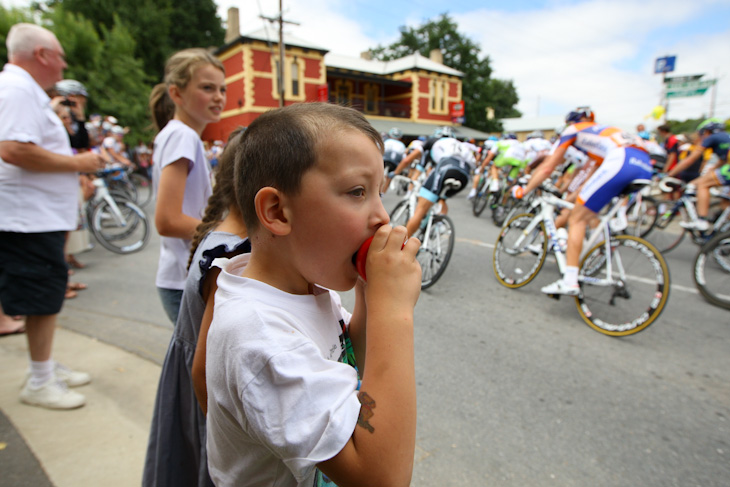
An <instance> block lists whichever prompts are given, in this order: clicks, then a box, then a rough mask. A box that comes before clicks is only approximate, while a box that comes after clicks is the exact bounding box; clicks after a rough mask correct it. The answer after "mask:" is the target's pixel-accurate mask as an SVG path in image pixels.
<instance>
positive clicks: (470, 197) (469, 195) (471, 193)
mask: <svg viewBox="0 0 730 487" xmlns="http://www.w3.org/2000/svg"><path fill="white" fill-rule="evenodd" d="M476 195H477V190H476V189H474V188H471V190H470V191H469V194H468V195H466V199H467V200H471V199H474V197H475V196H476Z"/></svg>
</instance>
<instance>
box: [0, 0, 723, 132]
mask: <svg viewBox="0 0 730 487" xmlns="http://www.w3.org/2000/svg"><path fill="white" fill-rule="evenodd" d="M281 1H282V2H283V9H284V19H285V20H290V21H293V22H296V23H297V25H287V26H286V31H287V32H289V33H291V34H292V35H294V36H296V37H299V38H301V39H305V40H307V41H310V42H312V43H314V44H317V45H320V46H322V47H324V48H326V49H329V50H330V52H333V53H337V54H344V55H349V56H359V55H360V53H361V52H363V51H365V50H367V49H368V48H373V47H377V46H378V45H383V46H386V45H389V44H391V43H393V42H395V41H397V40H398V38H399V37H400V35H399V30H398V29H399V27H401V26H404V25H405V26H412V27H418V26H420V25H422V24H423V23H425V22H427V21H428V20H431V19H436V18H437V17H438V16H439V15H440V14H442V13H448V14H449V16H450V17H451V18H452V19H453V20H454V21H455V22H456V24H457V26H458V30H459V32H460V33H461V34H462V35H465V36H467V37H469V38H470V39H471V40H472V41H474V42H475V43H476V44H478V45H479V46H480V47H481V53H480V56H482V57H489V59H490V60H491V66H492V69H493V74H492V76H493V77H495V78H499V79H505V80H512V81H513V82H514V84H515V86H516V88H517V94H518V96H519V98H520V102H519V104H518V105H517V108H518V109H519V110H520V111H521V112H522V113H523V116H524V117H534V116H538V115H539V116H548V115H551V116H557V117H562V116H564V115H565V114H566V113H567V112H568V111H570V110H571V109H572V108H575V107H577V106H583V105H588V106H590V107H591V108H593V110H594V112H595V113H596V117H597V121H599V122H601V123H606V124H615V125H619V126H621V127H622V128H626V129H630V128H633V127H635V126H636V125H637V124H638V123H644V124H646V125H647V126H648V127H649V128H652V127H655V126H656V125H658V123H659V122H658V121H656V120H654V119H653V118H651V116H650V114H651V112H652V110H653V109H654V107H656V106H657V105H659V104H660V101H661V98H662V88H663V83H662V76H661V75H660V74H654V63H655V60H656V59H657V58H659V57H663V56H667V55H675V56H676V57H677V58H676V65H675V71H674V72H672V73H668V76H682V75H694V74H704V77H703V78H702V79H718V83H717V85H716V88H715V97H714V115H715V116H717V117H720V118H722V119H727V118H730V0H692V1H690V0H542V1H541V0H501V1H494V0H452V1H443V0H439V1H436V0H281ZM279 2H280V0H217V1H216V3H217V5H218V7H219V8H218V13H219V15H220V17H221V19H223V20H224V21H225V20H226V17H227V10H228V8H229V7H238V9H239V12H240V23H241V33H242V34H245V33H248V32H253V31H255V30H259V29H261V28H263V27H264V26H265V25H266V26H267V27H268V28H273V29H276V28H277V27H276V26H275V25H273V24H271V23H269V22H268V21H265V20H263V19H261V18H260V16H261V15H264V16H267V17H275V16H277V15H278V13H279ZM2 3H3V5H5V6H8V5H9V4H21V5H23V4H25V5H27V4H28V3H29V0H2ZM712 107H713V95H712V89H710V90H708V91H707V93H706V94H705V95H702V96H696V97H687V98H672V99H671V100H670V102H669V112H668V114H669V118H671V119H678V120H685V119H687V118H700V117H705V116H709V114H710V111H711V109H712Z"/></svg>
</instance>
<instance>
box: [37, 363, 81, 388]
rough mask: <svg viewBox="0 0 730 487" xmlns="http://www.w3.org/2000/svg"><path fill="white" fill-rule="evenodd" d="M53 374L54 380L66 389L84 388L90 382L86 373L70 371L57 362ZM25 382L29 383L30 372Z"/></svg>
mask: <svg viewBox="0 0 730 487" xmlns="http://www.w3.org/2000/svg"><path fill="white" fill-rule="evenodd" d="M53 372H54V373H55V374H56V379H58V380H60V381H62V382H64V383H65V384H66V385H67V386H68V387H79V386H85V385H86V384H88V383H89V382H91V376H90V375H89V374H87V373H86V372H78V371H76V370H71V369H69V368H68V367H66V366H65V365H63V364H59V363H58V362H55V365H54V368H53ZM25 381H26V383H27V382H29V381H30V370H29V371H28V373H27V374H26V377H25Z"/></svg>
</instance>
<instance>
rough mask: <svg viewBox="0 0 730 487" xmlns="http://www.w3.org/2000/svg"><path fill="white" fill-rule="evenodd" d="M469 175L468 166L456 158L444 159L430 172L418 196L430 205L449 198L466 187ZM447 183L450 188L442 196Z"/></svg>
mask: <svg viewBox="0 0 730 487" xmlns="http://www.w3.org/2000/svg"><path fill="white" fill-rule="evenodd" d="M470 173H471V167H469V164H467V163H466V162H464V161H462V160H461V159H457V158H456V157H446V158H444V159H442V160H441V162H439V163H438V164H437V165H436V168H435V169H434V170H433V171H431V174H430V175H429V176H428V178H427V179H426V182H425V183H423V186H422V187H421V190H420V191H419V192H418V196H420V197H421V198H426V199H427V200H428V201H430V202H431V203H436V202H437V201H438V200H439V198H444V199H445V198H450V197H452V196H454V195H455V194H456V193H458V192H459V191H461V190H462V189H464V188H465V187H466V185H467V184H468V183H469V174H470ZM449 182H450V183H452V186H451V187H450V188H448V189H447V190H446V193H445V194H443V195H442V194H441V192H442V191H443V190H444V186H445V185H446V183H449Z"/></svg>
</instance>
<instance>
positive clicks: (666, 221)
mask: <svg viewBox="0 0 730 487" xmlns="http://www.w3.org/2000/svg"><path fill="white" fill-rule="evenodd" d="M669 211H671V210H669ZM669 211H668V212H666V213H664V214H662V215H659V216H658V217H657V220H656V223H655V224H654V227H653V228H652V230H651V232H649V233H647V234H646V237H644V239H645V240H646V241H648V242H649V243H650V244H652V245H653V246H654V247H656V248H657V250H659V252H661V253H666V252H669V251H670V250H673V249H675V248H677V246H678V245H679V244H680V243H681V242H682V239H683V238H684V235H685V233H686V232H687V230H685V229H684V228H682V227H681V226H680V225H679V222H682V221H687V220H688V219H687V216H686V211H685V209H684V206H683V207H681V208H680V209H679V210H677V211H676V212H671V213H670V212H669Z"/></svg>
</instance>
